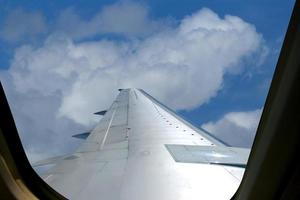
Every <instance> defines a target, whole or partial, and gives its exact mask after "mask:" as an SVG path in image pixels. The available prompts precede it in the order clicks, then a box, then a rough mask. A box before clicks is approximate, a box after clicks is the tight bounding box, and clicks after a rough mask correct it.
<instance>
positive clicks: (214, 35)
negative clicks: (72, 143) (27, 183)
mask: <svg viewBox="0 0 300 200" xmlns="http://www.w3.org/2000/svg"><path fill="white" fill-rule="evenodd" d="M147 12H148V11H147V9H146V8H145V7H143V6H142V5H140V4H134V3H130V4H124V3H118V4H114V5H112V6H109V7H105V8H103V10H102V11H101V12H100V13H98V14H96V15H95V16H94V17H93V18H92V19H90V20H85V21H83V20H82V19H81V18H79V17H78V16H77V15H75V14H74V13H73V11H72V10H67V11H65V13H63V14H62V15H61V16H60V17H59V19H58V21H59V24H60V26H58V27H61V31H53V32H52V33H51V34H50V35H49V36H48V37H47V39H46V40H45V42H44V43H43V45H41V46H39V47H34V46H31V45H23V46H21V47H19V48H18V49H16V51H15V55H14V58H13V59H12V62H11V66H10V68H9V70H7V71H2V72H1V74H0V77H1V80H2V81H3V82H4V83H5V86H6V88H7V91H8V90H9V96H10V100H11V101H12V107H13V111H14V114H15V116H16V122H17V125H18V128H19V131H20V132H21V134H22V135H23V136H22V138H24V140H25V141H26V140H28V139H26V138H35V139H34V140H35V141H38V140H42V139H44V140H46V139H47V140H48V145H46V146H47V147H49V146H52V147H53V146H54V145H56V146H57V147H58V148H64V144H65V143H66V142H67V140H68V139H66V138H67V137H70V135H71V134H75V133H77V132H75V131H76V130H84V129H85V128H87V127H90V128H91V127H92V126H93V125H94V124H95V122H96V121H97V120H99V118H98V119H97V118H95V117H94V118H93V116H92V113H93V112H95V111H98V110H102V109H105V108H107V107H108V106H109V105H110V104H111V102H112V100H113V99H114V98H115V96H116V95H117V88H127V87H137V88H143V89H144V90H146V91H147V92H149V93H150V94H152V95H153V96H154V97H156V98H158V99H159V100H161V101H162V102H163V103H166V104H167V105H169V106H171V107H172V108H174V109H177V110H179V109H193V108H196V107H198V106H201V105H202V104H203V103H206V102H209V101H210V99H211V98H213V97H214V96H216V95H217V93H218V91H219V90H220V89H221V88H222V84H223V77H224V75H225V74H227V73H242V71H243V67H242V66H244V65H243V64H244V63H245V62H247V60H249V59H251V58H252V57H253V56H257V55H259V54H260V53H261V52H262V51H263V49H265V46H264V42H263V38H262V36H261V35H260V34H259V33H257V31H256V30H255V27H254V26H253V25H251V24H249V23H247V22H245V21H243V20H242V19H241V18H239V17H236V16H230V15H226V16H225V17H224V18H221V17H219V16H218V15H217V14H216V13H214V12H213V11H211V10H210V9H207V8H204V9H201V10H199V11H198V12H196V13H194V14H192V15H190V16H186V17H185V18H184V19H182V20H181V21H180V22H179V23H178V24H177V25H174V24H173V25H172V26H170V25H169V23H165V24H164V26H162V24H163V21H164V20H158V21H155V20H151V19H150V18H149V16H148V13H147ZM118 13H121V16H118V15H117V14H118ZM124 13H127V14H124ZM131 14H134V17H133V16H131ZM136 15H138V16H140V18H139V20H141V21H137V22H136V21H132V19H133V18H134V19H135V16H136ZM116 19H117V21H118V22H120V23H119V25H118V24H115V23H114V22H115V20H116ZM120 20H122V21H120ZM71 22H72V23H71ZM100 22H101V23H100ZM68 25H70V26H69V28H70V29H64V28H63V27H67V26H68ZM75 25H78V27H80V28H78V30H74V27H76V26H75ZM123 25H124V26H123ZM132 26H136V27H135V28H132ZM72 27H73V28H72ZM129 27H131V28H129ZM145 27H150V29H151V30H147V29H145ZM68 30H72V31H68ZM145 30H146V32H147V33H146V32H143V31H145ZM102 33H120V34H123V35H124V36H125V37H127V36H130V37H128V38H127V39H126V40H107V39H98V40H97V41H95V40H89V41H86V40H83V41H79V42H78V41H77V42H76V41H74V39H76V38H84V37H91V36H94V35H95V34H102ZM136 35H139V36H140V35H143V38H140V37H138V36H136ZM135 36H136V37H135ZM70 127H71V128H70ZM67 129H68V130H67ZM72 132H73V133H72ZM74 132H75V133H74ZM31 140H32V139H30V141H27V142H25V144H31V143H32V141H31ZM27 146H28V149H29V148H33V147H31V145H27ZM46 146H38V147H35V151H41V150H45V149H46ZM65 148H67V147H65Z"/></svg>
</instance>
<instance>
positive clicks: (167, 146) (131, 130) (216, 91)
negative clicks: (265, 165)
mask: <svg viewBox="0 0 300 200" xmlns="http://www.w3.org/2000/svg"><path fill="white" fill-rule="evenodd" d="M3 4H4V6H3V7H1V8H0V11H1V12H0V13H1V14H0V16H1V17H0V24H1V25H2V26H0V27H1V28H0V53H1V55H2V56H1V58H0V80H1V83H2V84H3V86H4V89H5V92H6V95H7V98H8V102H9V104H10V107H11V110H12V113H13V116H14V120H15V122H16V126H17V129H18V132H19V134H20V138H21V140H22V144H23V147H24V149H25V151H26V155H27V157H28V159H29V161H30V162H31V164H32V166H33V168H34V169H35V170H36V171H37V172H38V174H39V175H40V176H41V177H42V178H43V180H44V181H45V182H46V183H48V184H49V185H50V186H51V187H53V188H54V189H55V190H57V191H58V192H60V193H61V194H63V195H64V196H66V197H67V198H71V199H74V198H75V199H77V198H78V199H85V198H86V197H87V196H86V195H88V197H89V198H90V199H94V198H98V197H99V194H100V193H101V194H102V195H103V196H102V197H103V199H115V198H118V197H120V195H122V197H124V199H133V197H134V198H137V199H145V197H149V198H150V197H151V199H198V198H199V197H203V198H204V199H205V198H206V197H207V198H210V199H211V198H213V199H220V198H225V199H230V198H231V196H232V195H233V194H234V192H235V191H236V189H237V188H238V186H239V184H240V182H241V180H242V177H243V173H244V170H245V167H246V164H247V158H248V155H249V152H250V149H251V146H252V143H253V140H254V137H255V133H256V129H257V126H258V123H259V120H260V116H261V113H262V110H263V107H264V103H265V99H266V96H267V93H268V91H269V87H270V83H271V80H272V77H273V73H274V69H275V66H276V63H277V59H278V56H279V53H280V50H281V47H282V43H283V40H284V37H285V33H286V30H287V26H288V22H289V19H290V15H291V12H292V9H293V6H294V1H285V2H279V1H278V2H277V1H275V2H274V3H273V4H272V5H269V4H266V3H261V2H252V1H251V2H250V1H249V2H248V1H246V2H244V1H243V2H227V3H226V4H221V3H220V2H211V1H204V2H200V1H199V2H195V1H193V0H188V1H185V2H172V3H171V2H169V1H163V2H162V1H157V0H155V1H143V2H141V1H122V0H121V1H105V2H94V1H91V2H83V1H77V2H72V3H71V2H68V3H66V2H65V3H62V2H60V3H53V2H50V1H49V2H48V1H46V2H44V3H43V4H40V3H37V2H35V1H33V2H29V3H27V4H24V3H22V2H15V1H14V2H12V1H6V2H4V3H3ZM253 11H255V12H253ZM220 180H222V181H220ZM199 187H200V188H206V189H205V190H199ZM216 190H218V191H219V192H217V193H216V192H215V191H216Z"/></svg>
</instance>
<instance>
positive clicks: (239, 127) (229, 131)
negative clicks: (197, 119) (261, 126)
mask: <svg viewBox="0 0 300 200" xmlns="http://www.w3.org/2000/svg"><path fill="white" fill-rule="evenodd" d="M261 113H262V110H261V109H257V110H253V111H245V112H230V113H227V114H226V115H225V116H223V117H222V118H221V119H219V120H218V121H216V122H208V123H205V124H203V125H202V128H204V129H205V130H208V131H209V132H211V133H212V134H213V135H215V136H216V137H217V138H220V139H221V140H223V141H224V142H226V143H228V144H230V145H232V146H236V147H247V148H249V147H251V146H252V142H253V140H254V137H255V133H256V129H257V126H258V123H259V120H260V116H261Z"/></svg>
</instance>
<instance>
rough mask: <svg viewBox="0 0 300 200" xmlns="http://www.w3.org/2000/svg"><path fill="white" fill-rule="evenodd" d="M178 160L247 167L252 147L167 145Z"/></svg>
mask: <svg viewBox="0 0 300 200" xmlns="http://www.w3.org/2000/svg"><path fill="white" fill-rule="evenodd" d="M165 146H166V148H167V149H168V151H169V153H170V154H171V155H172V157H173V159H174V160H175V161H176V162H182V163H203V164H215V165H226V166H235V167H246V164H247V160H248V157H249V153H250V149H246V148H235V147H220V146H197V145H172V144H167V145H165Z"/></svg>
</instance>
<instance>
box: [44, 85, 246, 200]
mask: <svg viewBox="0 0 300 200" xmlns="http://www.w3.org/2000/svg"><path fill="white" fill-rule="evenodd" d="M119 91H120V93H119V95H118V96H117V98H116V100H115V101H114V102H113V103H112V105H111V107H110V108H109V109H108V110H107V111H106V112H105V113H103V114H104V116H103V118H102V119H101V121H100V122H99V123H98V125H97V126H96V127H95V129H94V130H93V131H92V132H91V133H90V134H89V136H88V137H87V138H86V140H85V141H84V142H83V144H82V145H81V146H80V147H79V149H78V150H77V151H76V152H75V153H74V154H71V155H69V156H66V157H63V158H61V159H60V160H59V161H58V162H57V164H56V166H55V167H53V168H51V169H50V170H49V171H48V172H47V173H45V174H44V175H43V178H44V180H45V181H46V182H47V183H48V184H50V185H51V186H52V187H53V188H54V189H56V190H57V191H58V192H60V193H61V194H63V195H64V196H66V197H67V198H70V199H87V198H88V199H124V200H134V199H137V200H139V199H151V200H153V199H172V200H173V199H174V200H176V199H189V200H191V199H230V198H231V197H232V195H233V194H234V192H235V191H236V189H237V188H238V186H239V183H240V181H241V178H242V175H243V172H244V168H243V166H244V165H245V162H246V161H247V155H248V153H247V150H243V149H237V148H231V147H227V146H226V144H225V143H223V142H222V141H219V140H218V139H217V138H215V137H213V136H212V135H210V134H209V133H206V132H205V131H202V130H199V129H197V128H195V127H193V126H192V125H191V124H189V123H188V122H186V121H185V120H183V119H181V118H180V117H178V116H177V115H176V114H175V113H174V112H173V111H171V110H170V109H169V108H167V107H166V106H164V105H163V104H161V103H159V102H158V101H157V100H155V99H154V98H153V97H151V96H150V95H149V94H147V93H146V92H144V91H143V90H139V89H121V90H119ZM230 148H231V149H230ZM216 155H217V157H218V155H219V156H220V155H221V156H223V158H220V157H219V158H218V159H216V158H217V157H216ZM50 160H51V159H50Z"/></svg>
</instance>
